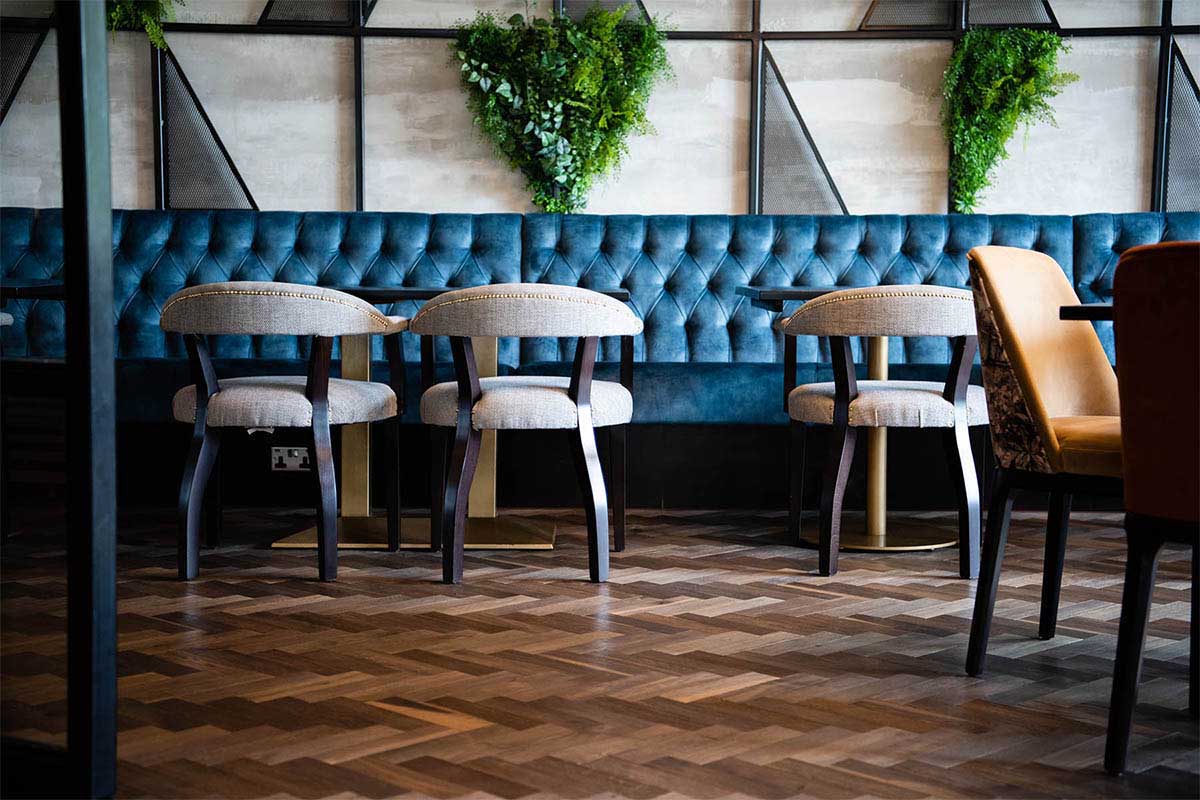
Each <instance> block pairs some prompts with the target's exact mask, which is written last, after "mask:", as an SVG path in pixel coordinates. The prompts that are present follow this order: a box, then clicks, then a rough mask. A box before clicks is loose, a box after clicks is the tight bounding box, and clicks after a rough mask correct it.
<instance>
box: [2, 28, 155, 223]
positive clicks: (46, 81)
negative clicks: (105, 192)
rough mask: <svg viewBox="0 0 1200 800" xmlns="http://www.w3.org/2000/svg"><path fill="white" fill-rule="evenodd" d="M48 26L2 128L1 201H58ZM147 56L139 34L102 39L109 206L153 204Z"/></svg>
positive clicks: (54, 54)
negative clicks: (105, 56) (104, 41)
mask: <svg viewBox="0 0 1200 800" xmlns="http://www.w3.org/2000/svg"><path fill="white" fill-rule="evenodd" d="M56 41H57V40H56V37H55V34H54V32H53V31H51V32H50V33H49V34H48V35H47V37H46V41H45V42H44V43H43V44H42V48H41V50H39V51H38V54H37V56H36V57H35V59H34V62H33V65H32V66H31V67H30V69H29V74H28V75H26V76H25V82H24V83H23V84H22V85H21V90H20V92H19V93H18V94H17V97H16V100H15V101H14V102H13V106H12V108H11V109H9V113H8V116H7V117H6V118H5V120H4V124H3V125H0V203H3V204H4V205H29V206H58V205H62V156H61V153H60V145H59V122H58V48H57V44H56ZM149 60H150V53H149V45H147V44H146V39H145V37H144V36H140V35H138V34H133V33H118V34H114V35H113V36H111V37H110V38H109V42H108V92H109V114H110V116H111V120H112V123H111V127H110V131H111V132H110V136H111V145H112V192H113V205H115V206H118V207H122V208H153V207H154V140H153V131H152V129H151V125H152V123H151V119H150V118H151V96H150V81H149V74H150V65H149Z"/></svg>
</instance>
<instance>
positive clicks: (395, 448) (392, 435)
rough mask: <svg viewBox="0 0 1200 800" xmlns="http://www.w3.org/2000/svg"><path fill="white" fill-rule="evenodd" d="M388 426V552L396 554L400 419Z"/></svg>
mask: <svg viewBox="0 0 1200 800" xmlns="http://www.w3.org/2000/svg"><path fill="white" fill-rule="evenodd" d="M384 424H385V425H386V426H387V438H388V448H387V450H388V453H387V456H386V460H387V465H388V466H387V470H386V473H387V477H386V478H385V480H387V537H388V552H389V553H395V552H396V551H398V550H399V549H400V516H401V515H400V477H401V468H402V465H401V461H400V417H399V415H397V416H396V417H394V418H393V419H390V420H388V421H387V422H386V423H384Z"/></svg>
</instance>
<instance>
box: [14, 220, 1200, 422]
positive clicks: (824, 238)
mask: <svg viewBox="0 0 1200 800" xmlns="http://www.w3.org/2000/svg"><path fill="white" fill-rule="evenodd" d="M0 239H2V241H0V268H2V275H3V278H4V279H5V280H14V279H23V278H24V279H28V278H49V277H54V276H57V275H59V274H60V272H61V270H62V269H63V235H62V216H61V213H60V212H59V210H57V209H31V208H4V209H2V210H0ZM1184 239H1200V213H1166V214H1160V213H1134V214H1088V215H1083V216H1077V217H1070V216H1029V215H999V216H985V215H968V216H963V215H911V216H896V215H879V216H829V217H817V216H799V215H797V216H766V215H763V216H683V215H678V216H676V215H671V216H626V215H619V216H593V215H556V214H527V215H520V214H478V215H470V214H414V213H374V212H357V213H338V212H330V213H293V212H282V211H280V212H276V211H263V212H253V211H114V212H113V271H114V277H113V283H114V286H113V290H114V293H115V300H116V302H115V306H114V308H115V319H114V324H115V325H116V329H117V342H118V344H117V346H118V358H119V361H118V367H117V368H118V376H117V377H118V387H119V403H118V415H119V417H120V419H121V420H122V421H135V422H149V421H164V420H167V419H169V415H170V398H171V395H172V393H173V392H174V391H175V390H176V389H177V388H178V387H179V386H181V385H183V384H185V383H186V382H187V380H188V377H187V375H188V373H187V366H186V357H185V353H184V347H183V343H182V341H181V340H180V338H179V337H178V336H174V335H170V334H165V333H163V331H162V330H160V328H159V324H158V322H159V312H160V310H161V308H162V305H163V303H164V301H165V300H166V299H167V298H168V297H169V296H170V295H171V294H172V293H173V292H175V291H178V290H179V289H181V288H183V287H185V286H190V285H193V284H198V283H207V282H212V281H226V280H276V281H287V282H293V283H309V284H320V285H323V286H421V287H447V288H455V287H462V286H471V285H477V284H485V283H500V282H511V281H534V282H549V283H559V284H568V285H577V286H584V287H588V288H596V289H600V288H617V287H624V288H626V289H628V290H629V292H630V294H631V303H632V305H633V308H634V310H635V311H636V312H637V313H638V314H639V315H641V316H642V317H643V319H644V320H645V332H644V334H643V335H642V336H640V337H638V340H637V343H636V360H637V361H638V362H639V363H638V364H637V366H636V369H635V385H636V399H637V402H636V404H635V405H636V408H635V417H634V422H635V423H659V424H678V423H692V424H715V425H729V424H776V423H780V424H781V423H784V422H785V421H786V420H785V417H784V414H783V412H782V410H781V403H780V392H781V388H782V383H781V381H782V377H781V372H782V370H781V366H780V362H781V360H782V353H783V347H782V342H781V339H780V335H779V334H778V333H777V332H776V331H775V330H774V328H773V326H772V323H773V321H774V317H775V315H774V314H772V313H771V312H769V311H766V310H763V309H760V308H756V307H754V306H752V305H751V303H750V302H749V300H747V299H746V298H745V297H742V296H740V295H738V294H737V293H736V288H737V287H738V286H739V285H742V284H754V285H761V286H846V287H850V286H870V285H876V284H912V283H924V284H939V285H944V286H958V287H965V286H966V285H967V275H968V273H967V252H968V251H969V250H970V249H971V248H972V247H975V246H977V245H986V244H999V245H1010V246H1014V247H1022V248H1031V249H1035V250H1040V251H1043V252H1045V253H1048V254H1049V255H1051V256H1052V257H1053V258H1054V259H1055V260H1056V261H1057V262H1058V263H1059V264H1060V265H1061V266H1062V268H1063V270H1064V271H1065V272H1066V273H1067V276H1068V278H1069V279H1070V280H1071V282H1072V284H1073V285H1074V286H1075V289H1076V291H1077V292H1078V294H1079V297H1080V299H1081V300H1082V301H1084V302H1096V301H1103V300H1108V299H1109V298H1111V296H1112V277H1113V269H1114V267H1115V265H1116V262H1117V259H1118V257H1119V256H1120V254H1121V252H1122V251H1124V250H1126V249H1128V248H1130V247H1133V246H1134V245H1140V244H1147V243H1152V242H1158V241H1168V240H1184ZM6 310H8V311H10V312H11V313H12V314H13V316H14V317H15V324H14V325H13V326H12V327H9V328H5V329H4V333H3V335H4V341H3V351H4V354H5V358H13V359H22V358H25V359H41V358H53V357H58V356H61V355H62V353H63V342H64V339H63V336H64V323H65V320H64V313H63V308H62V304H61V303H56V302H48V301H14V302H10V303H9V304H8V306H7V307H6ZM415 311H416V307H415V304H400V305H398V306H395V307H393V308H391V309H389V313H399V314H405V315H410V316H411V315H412V314H413V313H415ZM1100 333H1101V338H1102V340H1103V342H1104V346H1105V347H1106V348H1107V349H1108V351H1109V355H1110V357H1111V356H1112V335H1111V331H1110V330H1109V329H1108V326H1107V325H1103V326H1101V329H1100ZM405 338H406V339H407V341H406V342H405V348H406V355H407V358H408V362H409V365H410V367H409V368H410V370H412V374H411V375H409V381H410V383H409V385H410V386H415V385H416V383H415V381H416V379H417V373H416V369H417V367H416V362H417V357H418V343H417V341H416V340H415V338H414V337H405ZM806 338H807V337H806ZM375 346H376V348H379V347H380V344H379V343H378V342H376V345H375ZM439 347H445V344H444V343H442V344H441V345H439ZM572 347H573V344H572V343H571V342H567V341H558V340H553V339H527V340H520V341H517V340H512V341H503V342H502V343H501V346H500V349H499V353H500V369H501V372H502V373H525V374H548V373H561V374H565V373H566V372H568V371H569V369H570V360H571V355H572ZM304 350H305V344H304V342H302V341H301V340H298V339H295V338H292V337H253V338H251V337H233V336H230V337H222V339H221V341H219V342H217V343H216V344H215V347H214V355H215V356H216V357H217V359H218V370H219V372H220V374H225V375H238V374H253V373H256V372H266V371H272V372H279V371H288V372H294V373H296V374H303V372H304V370H305V364H304V361H303V359H304V358H305V357H306V356H307V353H306V352H304ZM856 353H857V351H856ZM798 356H799V361H800V362H801V366H800V370H799V375H798V378H799V380H800V381H801V382H805V381H811V380H815V379H824V378H823V377H822V375H823V374H824V373H825V372H826V370H827V367H826V366H825V364H826V362H827V361H828V353H827V352H826V351H825V349H824V347H823V345H822V344H820V343H819V342H818V341H817V340H815V339H812V338H808V339H807V340H806V341H805V340H802V341H801V342H800V343H799V345H798ZM889 357H890V361H891V363H892V365H893V366H892V368H891V375H892V376H893V377H895V378H921V379H935V380H940V379H943V378H944V376H945V369H946V367H945V364H946V363H947V361H948V358H949V348H948V344H947V342H946V341H945V340H933V339H909V340H893V341H892V342H891V343H890V352H889ZM376 358H377V359H379V360H381V359H382V354H381V353H377V354H376ZM601 358H602V359H603V360H608V361H616V359H617V358H618V349H617V342H616V341H613V342H606V343H605V344H604V347H603V351H602V356H601ZM440 360H441V361H442V362H443V363H445V362H448V361H449V354H448V348H447V349H446V351H445V352H441V353H440ZM606 368H611V365H606ZM383 369H384V368H383V365H382V364H380V367H379V373H380V374H382V373H383ZM601 372H603V369H602V370H601ZM377 379H378V378H377ZM415 406H416V404H415V403H412V402H410V403H409V409H410V411H409V416H410V418H413V417H414V412H413V409H414V408H415ZM413 421H415V418H414V419H413Z"/></svg>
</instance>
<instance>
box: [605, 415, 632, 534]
mask: <svg viewBox="0 0 1200 800" xmlns="http://www.w3.org/2000/svg"><path fill="white" fill-rule="evenodd" d="M626 427H627V426H625V425H613V426H612V427H611V428H609V429H608V454H609V459H610V460H611V468H610V469H609V474H610V475H611V483H612V512H613V550H616V551H617V552H618V553H620V552H621V551H623V550H624V549H625V428H626Z"/></svg>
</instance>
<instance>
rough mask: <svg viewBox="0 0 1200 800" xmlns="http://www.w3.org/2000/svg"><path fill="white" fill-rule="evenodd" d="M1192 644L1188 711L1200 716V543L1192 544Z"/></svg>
mask: <svg viewBox="0 0 1200 800" xmlns="http://www.w3.org/2000/svg"><path fill="white" fill-rule="evenodd" d="M1191 640H1192V646H1191V653H1190V658H1189V659H1188V711H1189V712H1190V713H1191V715H1192V716H1193V717H1200V545H1197V544H1195V543H1193V544H1192V635H1191Z"/></svg>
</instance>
